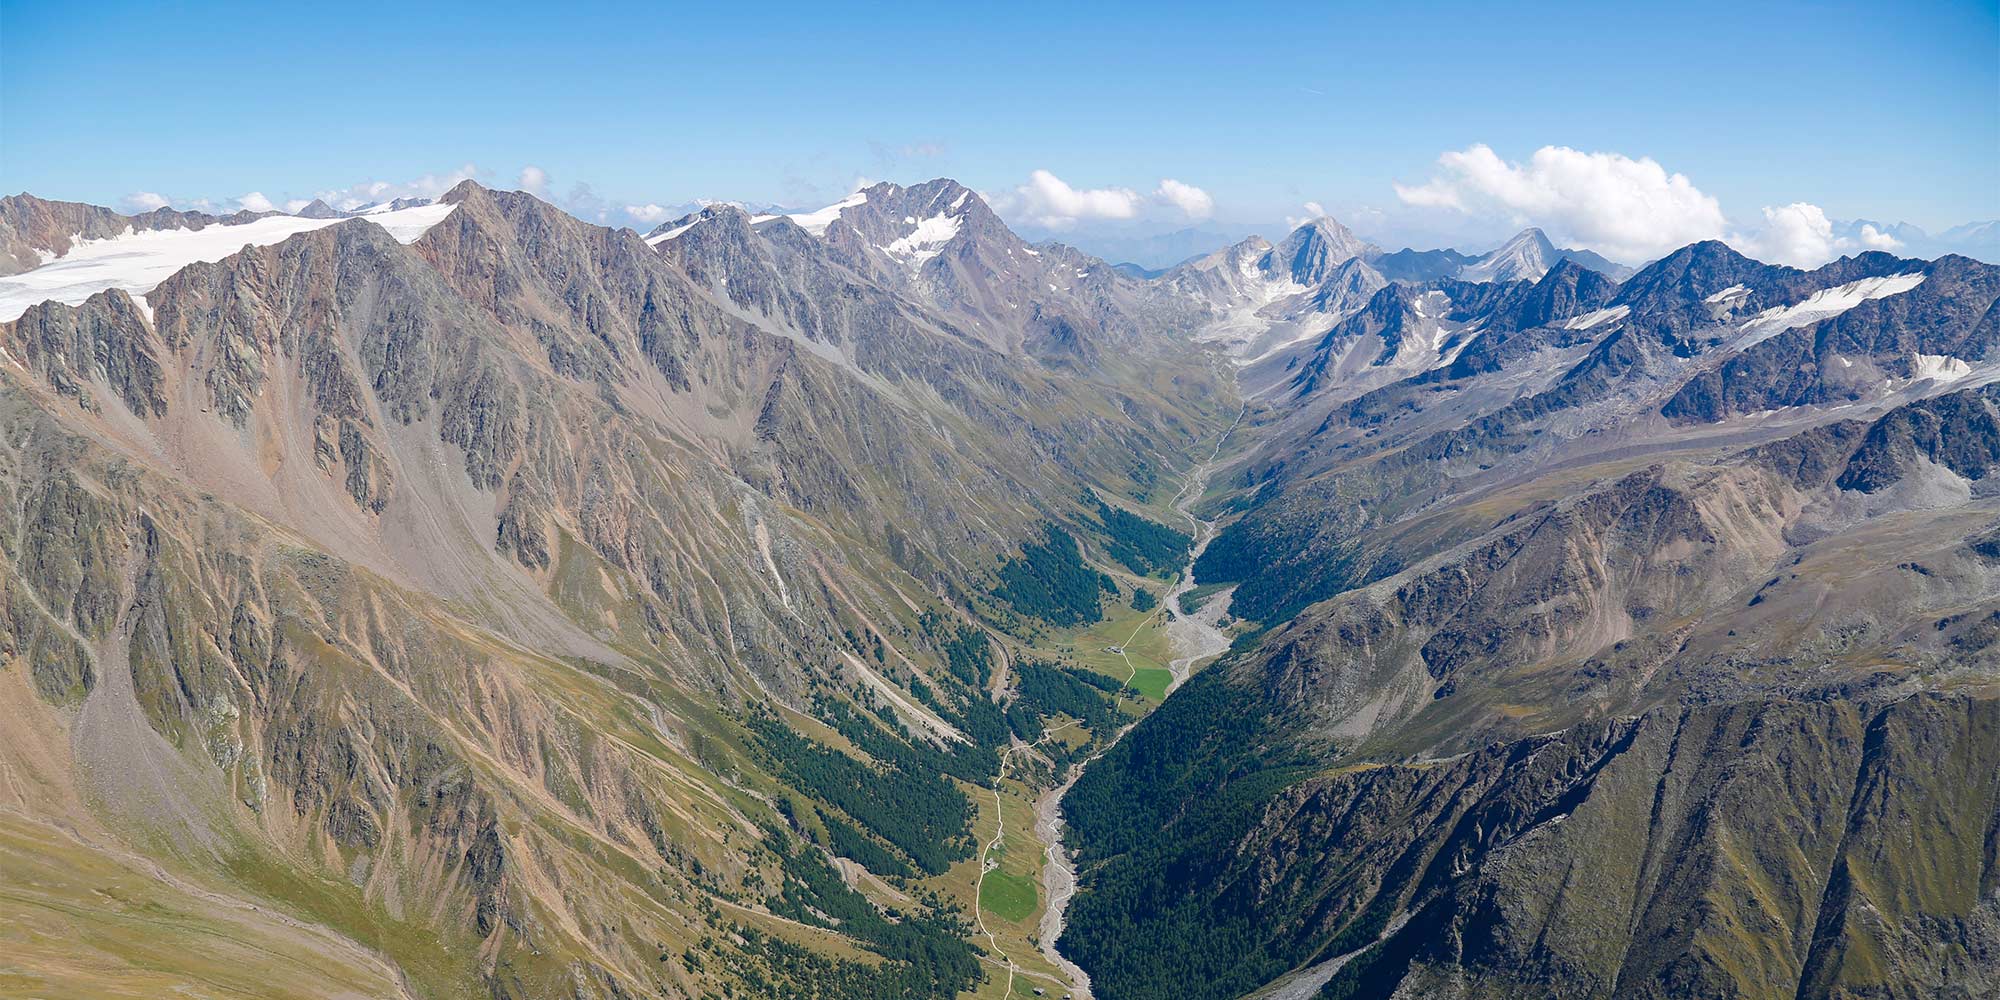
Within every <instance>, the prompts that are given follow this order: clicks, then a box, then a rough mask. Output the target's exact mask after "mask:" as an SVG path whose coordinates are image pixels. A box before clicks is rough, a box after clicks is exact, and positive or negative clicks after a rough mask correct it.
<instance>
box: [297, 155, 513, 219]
mask: <svg viewBox="0 0 2000 1000" xmlns="http://www.w3.org/2000/svg"><path fill="white" fill-rule="evenodd" d="M477 176H479V168H478V167H475V166H473V165H472V164H470V163H468V164H466V165H464V166H462V167H459V168H458V169H457V170H453V171H450V172H448V173H442V174H425V175H423V176H422V177H419V178H417V179H416V180H412V181H403V182H400V183H397V182H391V181H380V180H376V181H363V182H362V183H360V184H355V185H352V186H350V187H347V188H343V189H341V190H337V191H320V192H318V195H319V197H320V198H321V200H323V201H325V202H326V203H327V204H329V205H332V206H333V207H335V208H337V209H340V210H341V211H343V212H351V211H353V210H354V209H357V208H362V207H365V206H368V205H374V204H377V203H380V202H385V201H394V200H396V199H397V198H437V197H439V196H441V195H443V194H444V193H445V192H446V191H449V190H451V189H452V188H454V187H457V186H458V183H459V182H460V181H463V180H470V179H471V178H474V177H477Z"/></svg>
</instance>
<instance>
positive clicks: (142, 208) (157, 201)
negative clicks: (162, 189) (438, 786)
mask: <svg viewBox="0 0 2000 1000" xmlns="http://www.w3.org/2000/svg"><path fill="white" fill-rule="evenodd" d="M122 201H123V203H124V206H125V207H126V208H128V209H131V210H132V211H135V212H150V211H152V210H154V209H156V208H165V207H167V206H168V205H169V204H171V203H170V202H168V201H167V199H165V198H162V197H160V196H159V195H157V194H154V193H153V192H151V191H134V192H132V193H131V194H128V195H126V196H125V197H124V198H123V199H122Z"/></svg>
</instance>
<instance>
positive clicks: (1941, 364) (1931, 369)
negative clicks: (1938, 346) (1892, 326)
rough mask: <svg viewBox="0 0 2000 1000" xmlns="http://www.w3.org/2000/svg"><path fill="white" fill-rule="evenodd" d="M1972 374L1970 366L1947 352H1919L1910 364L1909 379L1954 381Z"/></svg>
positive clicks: (1915, 380)
mask: <svg viewBox="0 0 2000 1000" xmlns="http://www.w3.org/2000/svg"><path fill="white" fill-rule="evenodd" d="M1970 374H1972V366H1971V365H1968V364H1966V363H1965V362H1964V361H1963V360H1961V359H1959V358H1954V357H1952V356H1951V355H1949V354H1919V355H1917V356H1916V362H1915V363H1914V364H1913V365H1911V372H1910V379H1911V381H1914V382H1922V381H1923V380H1925V379H1931V380H1933V381H1937V382H1956V381H1958V380H1959V379H1962V378H1964V377H1966V376H1967V375H1970Z"/></svg>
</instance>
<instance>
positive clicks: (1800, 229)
mask: <svg viewBox="0 0 2000 1000" xmlns="http://www.w3.org/2000/svg"><path fill="white" fill-rule="evenodd" d="M1763 215H1764V224H1763V225H1762V226H1761V227H1759V228H1757V229H1754V230H1751V231H1749V232H1742V233H1732V234H1730V236H1729V237H1728V240H1729V245H1730V246H1733V247H1735V248H1736V249H1737V250H1739V251H1741V252H1742V253H1744V254H1746V255H1748V256H1751V257H1755V258H1757V259H1758V260H1761V261H1765V262H1768V263H1772V264H1789V265H1791V266H1793V267H1817V266H1819V265H1821V264H1824V263H1826V262H1827V261H1829V260H1832V259H1833V258H1835V257H1838V256H1841V255H1843V254H1848V253H1855V252H1859V251H1865V250H1894V249H1895V248H1897V247H1899V246H1902V245H1903V243H1902V241H1901V240H1898V239H1896V238H1895V237H1894V236H1891V235H1889V234H1888V233H1885V232H1883V231H1881V230H1880V229H1877V228H1875V227H1874V226H1873V225H1868V224H1863V225H1862V227H1861V229H1860V231H1859V232H1858V233H1856V234H1855V237H1854V238H1852V239H1850V238H1848V237H1845V236H1835V235H1834V233H1833V223H1832V222H1831V221H1830V220H1828V219H1827V217H1826V213H1825V212H1824V211H1821V210H1820V207H1819V206H1818V205H1813V204H1808V203H1806V202H1803V201H1798V202H1793V203H1792V204H1790V205H1783V206H1780V207H1778V208H1765V209H1764V212H1763Z"/></svg>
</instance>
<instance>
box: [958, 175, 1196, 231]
mask: <svg viewBox="0 0 2000 1000" xmlns="http://www.w3.org/2000/svg"><path fill="white" fill-rule="evenodd" d="M988 200H989V201H990V202H991V203H992V204H993V208H994V211H996V212H999V213H1000V214H1001V215H1002V216H1004V217H1007V218H1011V219H1017V220H1020V221H1024V222H1029V223H1032V224H1034V225H1037V226H1040V227H1042V228H1044V229H1069V228H1072V227H1074V226H1075V225H1076V224H1077V223H1079V222H1098V221H1106V220H1111V221H1119V220H1127V219H1137V218H1139V217H1140V216H1141V215H1144V214H1147V213H1148V211H1149V210H1151V209H1156V208H1157V209H1167V210H1171V211H1173V212H1175V213H1178V214H1179V215H1180V216H1182V217H1184V218H1188V219H1206V218H1208V217H1209V216H1211V215H1213V214H1215V199H1214V197H1212V196H1211V195H1209V193H1208V192H1207V191H1204V190H1202V189H1201V188H1198V187H1196V186H1194V185H1192V184H1189V183H1186V182H1184V181H1179V180H1175V179H1173V178H1171V177H1167V178H1162V179H1161V180H1160V182H1159V185H1158V186H1157V187H1155V188H1154V189H1153V190H1152V192H1151V193H1149V194H1140V193H1139V192H1137V191H1135V190H1133V189H1131V188H1128V187H1101V188H1077V187H1072V186H1071V185H1070V184H1069V182H1067V181H1065V180H1063V179H1062V178H1060V177H1057V176H1056V175H1055V174H1054V173H1051V172H1050V171H1047V170H1037V171H1035V172H1034V173H1031V174H1029V175H1028V182H1027V183H1026V184H1022V185H1020V186H1019V187H1016V188H1014V189H1012V190H1010V191H1003V192H1001V193H999V194H997V195H993V196H991V197H989V198H988Z"/></svg>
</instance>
